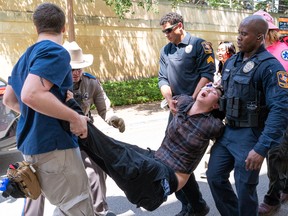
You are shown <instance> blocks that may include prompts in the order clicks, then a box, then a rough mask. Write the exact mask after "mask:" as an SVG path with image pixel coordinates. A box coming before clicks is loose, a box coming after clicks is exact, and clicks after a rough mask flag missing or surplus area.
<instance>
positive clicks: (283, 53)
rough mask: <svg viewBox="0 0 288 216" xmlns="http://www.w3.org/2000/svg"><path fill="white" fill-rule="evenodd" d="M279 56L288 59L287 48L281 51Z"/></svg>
mask: <svg viewBox="0 0 288 216" xmlns="http://www.w3.org/2000/svg"><path fill="white" fill-rule="evenodd" d="M281 58H282V59H283V60H285V61H288V49H286V50H283V51H282V52H281Z"/></svg>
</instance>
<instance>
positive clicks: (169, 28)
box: [162, 23, 178, 34]
mask: <svg viewBox="0 0 288 216" xmlns="http://www.w3.org/2000/svg"><path fill="white" fill-rule="evenodd" d="M177 25H178V23H176V24H174V25H171V26H170V27H168V28H166V29H164V30H162V32H163V33H164V34H169V33H170V32H172V31H173V28H174V27H175V26H177Z"/></svg>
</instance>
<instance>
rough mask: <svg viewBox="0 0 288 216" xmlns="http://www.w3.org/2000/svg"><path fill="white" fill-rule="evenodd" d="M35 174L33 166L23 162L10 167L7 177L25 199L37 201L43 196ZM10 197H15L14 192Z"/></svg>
mask: <svg viewBox="0 0 288 216" xmlns="http://www.w3.org/2000/svg"><path fill="white" fill-rule="evenodd" d="M35 172H36V170H35V169H34V167H33V166H32V164H30V163H28V162H26V161H22V162H17V163H15V164H10V165H9V168H8V170H7V177H8V179H9V180H10V182H11V185H12V186H13V185H14V186H15V190H19V189H20V191H22V192H23V194H24V196H25V197H28V198H31V199H33V200H36V199H37V198H38V197H39V196H40V194H41V187H40V184H39V181H38V179H37V176H36V174H35ZM9 195H11V196H13V191H12V192H11V193H10V194H9Z"/></svg>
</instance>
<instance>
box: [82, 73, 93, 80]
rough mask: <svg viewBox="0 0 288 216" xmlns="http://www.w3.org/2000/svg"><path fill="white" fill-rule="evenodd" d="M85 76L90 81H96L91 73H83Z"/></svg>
mask: <svg viewBox="0 0 288 216" xmlns="http://www.w3.org/2000/svg"><path fill="white" fill-rule="evenodd" d="M83 75H84V76H86V77H88V78H90V79H96V77H95V76H93V75H92V74H89V73H87V72H85V73H83Z"/></svg>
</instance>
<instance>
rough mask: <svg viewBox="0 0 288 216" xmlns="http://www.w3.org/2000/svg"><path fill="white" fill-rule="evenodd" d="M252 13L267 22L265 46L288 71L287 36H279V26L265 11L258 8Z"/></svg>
mask: <svg viewBox="0 0 288 216" xmlns="http://www.w3.org/2000/svg"><path fill="white" fill-rule="evenodd" d="M254 15H259V16H262V17H263V18H264V19H265V20H266V21H267V23H268V26H269V30H268V34H267V37H266V39H265V46H266V49H267V50H268V52H270V53H271V54H272V55H274V56H275V58H277V59H278V61H279V62H280V63H281V64H282V65H283V67H284V68H285V71H286V72H287V71H288V36H287V35H286V36H283V37H281V36H280V34H279V28H278V27H277V26H276V25H275V24H274V18H273V17H272V16H271V15H270V14H269V13H267V12H265V11H263V10H259V11H257V12H255V13H254Z"/></svg>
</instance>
